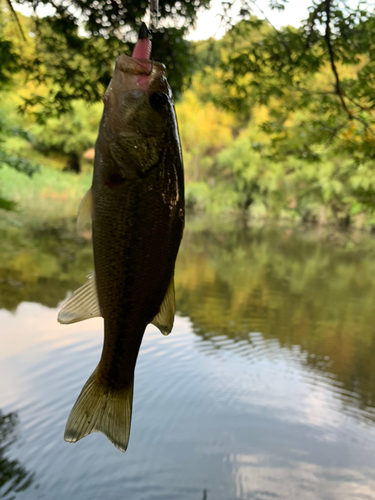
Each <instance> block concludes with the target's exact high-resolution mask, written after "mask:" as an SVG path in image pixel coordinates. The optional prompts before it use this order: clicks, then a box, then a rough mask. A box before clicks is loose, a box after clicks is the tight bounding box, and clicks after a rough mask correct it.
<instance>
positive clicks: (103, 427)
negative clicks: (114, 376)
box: [64, 370, 133, 452]
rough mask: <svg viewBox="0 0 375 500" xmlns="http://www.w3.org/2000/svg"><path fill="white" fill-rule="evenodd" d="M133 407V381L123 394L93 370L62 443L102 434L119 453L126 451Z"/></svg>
mask: <svg viewBox="0 0 375 500" xmlns="http://www.w3.org/2000/svg"><path fill="white" fill-rule="evenodd" d="M132 404H133V381H132V382H131V384H130V386H129V387H128V388H126V389H123V390H121V391H120V390H113V389H110V388H109V387H108V386H106V385H105V384H104V383H103V382H102V381H101V380H100V379H99V377H98V376H97V374H96V370H95V371H94V373H93V374H92V375H91V377H90V378H89V379H88V381H87V382H86V384H85V385H84V387H83V389H82V391H81V394H80V395H79V396H78V399H77V401H76V402H75V404H74V406H73V408H72V411H71V412H70V415H69V418H68V421H67V423H66V427H65V434H64V439H65V441H68V442H70V443H75V442H76V441H78V440H79V439H82V438H83V437H85V436H87V435H88V434H91V432H102V433H103V434H104V435H105V436H107V438H108V439H109V440H110V441H111V442H112V443H113V444H114V445H115V446H116V448H118V449H119V450H120V451H122V452H125V451H126V448H127V447H128V441H129V434H130V424H131V417H132Z"/></svg>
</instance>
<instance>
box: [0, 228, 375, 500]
mask: <svg viewBox="0 0 375 500" xmlns="http://www.w3.org/2000/svg"><path fill="white" fill-rule="evenodd" d="M1 231H2V233H1ZM1 231H0V233H1V234H0V237H1V238H0V251H1V255H2V261H1V263H0V307H1V309H0V325H1V330H0V380H1V386H0V408H1V412H2V413H1V415H0V440H1V444H0V497H1V494H3V495H4V494H5V492H6V491H7V490H8V494H6V495H5V498H12V497H13V498H15V499H17V500H18V499H20V500H24V499H27V500H29V499H31V500H33V499H46V500H60V499H61V500H63V499H64V500H65V499H67V498H69V499H71V500H95V499H102V498H108V499H111V500H117V499H119V500H120V499H132V500H157V499H160V500H168V499H174V500H175V499H178V500H193V499H194V500H202V499H207V500H235V499H236V500H237V499H240V500H245V499H246V500H247V499H256V500H265V499H267V500H268V499H286V500H291V499H307V500H309V499H314V500H316V499H324V500H333V499H337V500H349V499H353V500H354V499H355V500H359V499H366V500H368V499H375V362H374V359H375V358H374V354H375V326H374V325H375V322H374V313H375V251H374V249H375V240H374V239H372V238H370V237H365V236H363V235H362V236H361V235H355V234H350V235H345V234H338V233H331V232H330V231H326V232H323V233H322V232H321V230H319V231H317V230H310V231H307V230H302V229H295V230H291V229H288V228H282V227H267V226H266V227H263V228H262V227H260V228H247V227H244V226H241V225H235V224H234V223H231V224H226V225H222V226H218V227H214V226H213V225H212V224H204V223H202V222H200V221H195V222H191V224H188V227H187V231H186V233H185V237H184V240H183V247H182V250H181V253H180V255H179V259H178V264H177V270H176V294H177V309H178V311H179V312H178V315H177V317H176V321H175V327H174V330H173V332H172V333H171V335H170V336H169V337H163V336H162V335H161V334H160V333H159V332H158V331H157V330H156V329H155V328H154V327H152V326H150V327H149V328H148V329H147V331H146V334H145V338H144V341H143V344H142V348H141V352H140V356H139V358H138V363H137V369H136V377H135V396H134V411H133V423H132V431H131V436H130V443H129V448H128V450H127V452H126V453H125V454H122V453H120V452H119V451H118V450H116V449H115V448H114V447H113V445H112V444H111V443H110V442H109V441H108V440H107V439H106V438H105V437H104V436H103V435H101V434H93V435H90V436H88V437H87V438H85V439H83V440H82V441H80V442H78V443H76V444H74V445H72V444H68V443H65V442H64V441H63V431H64V427H65V422H66V419H67V417H68V414H69V412H70V409H71V407H72V405H73V403H74V402H75V400H76V397H77V396H78V394H79V392H80V390H81V388H82V386H83V384H84V382H85V381H86V379H87V378H88V376H89V375H90V374H91V372H92V370H93V369H94V367H95V366H96V364H97V362H98V359H99V356H100V352H101V345H102V320H100V319H93V320H89V321H85V322H82V323H77V324H73V325H70V326H62V325H59V324H58V323H57V321H56V315H57V312H58V309H59V304H60V303H61V302H62V301H63V299H64V298H65V297H66V296H67V294H68V293H69V292H71V291H72V290H74V289H75V288H76V287H78V286H79V285H80V283H81V282H83V281H84V277H85V275H86V274H87V273H88V272H89V271H90V270H91V269H92V257H91V250H90V244H89V243H87V242H84V241H81V240H77V239H75V238H72V237H69V235H67V234H65V233H64V232H61V231H56V232H51V231H41V232H35V231H34V232H30V231H29V232H28V233H25V231H24V230H22V229H20V228H8V229H7V230H6V231H5V229H2V230H1Z"/></svg>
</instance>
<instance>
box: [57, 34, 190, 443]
mask: <svg viewBox="0 0 375 500" xmlns="http://www.w3.org/2000/svg"><path fill="white" fill-rule="evenodd" d="M146 29H147V28H146ZM142 30H143V31H142ZM142 33H143V36H142ZM144 33H145V28H144V26H143V25H142V27H141V29H140V36H139V40H138V42H137V44H136V46H135V49H134V51H133V55H132V57H130V56H127V55H125V54H122V55H120V56H119V57H118V58H117V60H116V62H115V66H114V70H113V77H112V80H111V82H110V83H109V85H108V88H107V90H106V92H105V94H104V97H103V102H104V111H103V116H102V119H101V122H100V126H99V135H98V138H97V141H96V145H95V162H94V171H93V181H92V186H91V188H90V189H89V191H88V192H87V194H86V195H85V197H84V199H83V200H82V202H81V205H80V208H79V211H78V221H77V223H78V228H79V229H81V228H82V227H84V226H85V225H86V224H87V222H88V221H90V220H91V225H92V243H93V254H94V269H95V270H94V271H93V272H92V273H91V274H89V276H88V280H87V281H86V283H84V284H83V285H82V286H81V287H80V288H78V290H76V291H75V292H74V294H73V296H72V297H71V298H70V299H68V301H67V302H66V303H65V304H63V306H62V309H61V311H60V313H59V315H58V321H59V322H60V323H62V324H70V323H74V322H77V321H83V320H85V319H89V318H93V317H99V316H101V317H103V318H104V342H103V349H102V354H101V358H100V360H99V363H98V365H97V367H96V368H95V370H94V372H93V373H92V375H91V376H90V377H89V379H88V380H87V382H86V384H85V385H84V387H83V389H82V391H81V393H80V395H79V396H78V399H77V401H76V402H75V404H74V406H73V408H72V410H71V412H70V415H69V417H68V420H67V423H66V428H65V434H64V439H65V441H68V442H71V443H74V442H76V441H78V440H80V439H82V438H83V437H85V436H87V435H89V434H90V433H92V432H101V433H103V434H104V435H105V436H106V437H107V438H108V439H109V440H110V441H111V442H112V443H113V444H114V445H115V446H116V448H118V449H119V450H121V451H123V452H125V451H126V449H127V447H128V442H129V435H130V426H131V416H132V404H133V387H134V370H135V365H136V361H137V357H138V352H139V349H140V346H141V342H142V339H143V335H144V332H145V329H146V326H147V325H148V324H150V323H152V324H154V325H155V326H156V327H157V328H158V329H159V330H160V331H161V333H163V334H164V335H168V334H169V333H170V331H171V330H172V327H173V321H174V315H175V292H174V269H175V261H176V257H177V253H178V250H179V246H180V242H181V239H182V235H183V229H184V218H185V208H184V174H183V163H182V153H181V146H180V138H179V132H178V125H177V119H176V114H175V109H174V103H173V98H172V92H171V89H170V86H169V84H168V81H167V77H166V70H165V66H164V65H163V64H162V63H159V62H154V61H152V60H150V52H151V41H150V40H148V38H146V37H145V36H144Z"/></svg>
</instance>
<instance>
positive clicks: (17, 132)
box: [0, 109, 39, 210]
mask: <svg viewBox="0 0 375 500" xmlns="http://www.w3.org/2000/svg"><path fill="white" fill-rule="evenodd" d="M1 111H2V110H1V109H0V168H1V167H2V166H4V165H7V166H8V167H11V168H13V169H14V170H17V171H18V172H21V173H23V174H26V175H28V176H30V177H31V176H32V175H33V174H34V173H35V172H37V171H38V168H39V167H38V165H35V164H34V163H33V162H31V161H30V160H28V159H27V158H23V157H22V156H18V155H13V154H11V153H9V152H8V151H7V150H6V148H4V143H6V141H7V138H9V137H10V136H13V137H14V136H18V137H21V138H22V139H23V140H25V141H29V140H30V137H29V135H28V133H27V132H26V130H25V129H23V128H22V127H19V126H17V125H15V124H11V123H10V122H9V118H6V117H5V114H3V113H2V112H1ZM0 185H1V184H0ZM2 187H3V186H2ZM15 208H16V204H15V203H14V202H13V201H11V200H9V199H6V198H3V197H2V196H0V209H3V210H14V209H15Z"/></svg>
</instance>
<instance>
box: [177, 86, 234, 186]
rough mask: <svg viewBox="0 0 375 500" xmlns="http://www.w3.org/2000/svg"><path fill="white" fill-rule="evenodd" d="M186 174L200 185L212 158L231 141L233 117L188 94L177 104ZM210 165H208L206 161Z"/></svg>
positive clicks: (193, 94) (191, 92)
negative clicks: (203, 172)
mask: <svg viewBox="0 0 375 500" xmlns="http://www.w3.org/2000/svg"><path fill="white" fill-rule="evenodd" d="M176 112H177V116H178V122H179V128H180V133H181V141H182V147H183V151H184V158H185V170H186V174H187V177H188V179H189V178H191V179H192V180H194V181H198V180H200V179H201V178H202V171H207V169H209V168H210V167H211V165H212V160H211V158H210V157H212V156H213V155H214V154H215V153H217V152H218V151H220V150H221V149H223V148H224V147H225V146H227V145H228V144H229V143H230V142H231V141H232V128H233V126H234V123H235V120H234V117H233V116H232V115H231V114H230V113H228V112H226V111H223V110H220V109H217V108H215V106H214V105H213V104H212V103H211V102H208V103H202V102H201V101H200V100H199V99H198V97H197V96H196V94H195V93H194V92H193V91H192V90H188V91H187V92H186V93H185V95H184V97H183V99H182V101H181V102H180V103H178V104H177V106H176ZM205 158H206V159H207V158H208V159H209V160H211V161H205V160H204V159H205Z"/></svg>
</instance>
